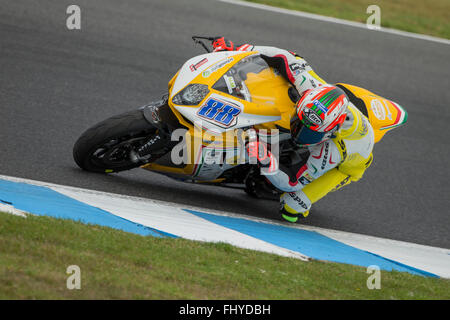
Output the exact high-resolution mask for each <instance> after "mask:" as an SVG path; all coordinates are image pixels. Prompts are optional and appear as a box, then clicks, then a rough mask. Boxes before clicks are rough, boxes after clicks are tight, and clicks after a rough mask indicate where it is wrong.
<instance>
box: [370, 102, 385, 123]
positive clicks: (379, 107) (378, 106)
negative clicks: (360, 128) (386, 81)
mask: <svg viewBox="0 0 450 320" xmlns="http://www.w3.org/2000/svg"><path fill="white" fill-rule="evenodd" d="M370 110H372V113H373V114H374V116H375V117H376V118H377V119H378V120H384V119H386V111H385V109H384V106H383V104H382V103H381V101H380V100H377V99H373V100H372V101H371V102H370Z"/></svg>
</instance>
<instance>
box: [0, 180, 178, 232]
mask: <svg viewBox="0 0 450 320" xmlns="http://www.w3.org/2000/svg"><path fill="white" fill-rule="evenodd" d="M0 201H1V202H3V203H7V204H12V205H13V206H14V207H15V208H17V209H19V210H23V211H26V212H30V213H33V214H36V215H46V216H51V217H55V218H64V219H71V220H76V221H80V222H83V223H89V224H97V225H102V226H107V227H111V228H114V229H119V230H123V231H126V232H131V233H136V234H139V235H143V236H154V237H176V236H174V235H172V234H169V233H166V232H162V231H160V230H156V229H153V228H149V227H146V226H143V225H140V224H137V223H134V222H132V221H129V220H126V219H123V218H121V217H118V216H115V215H113V214H111V213H109V212H107V211H105V210H102V209H99V208H96V207H93V206H90V205H88V204H85V203H83V202H80V201H77V200H75V199H72V198H70V197H67V196H65V195H63V194H61V193H58V192H56V191H54V190H52V189H50V188H47V187H42V186H36V185H31V184H26V183H21V182H12V181H7V180H0Z"/></svg>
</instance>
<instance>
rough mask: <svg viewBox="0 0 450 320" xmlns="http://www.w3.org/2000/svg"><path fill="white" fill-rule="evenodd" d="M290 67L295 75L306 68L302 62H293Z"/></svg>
mask: <svg viewBox="0 0 450 320" xmlns="http://www.w3.org/2000/svg"><path fill="white" fill-rule="evenodd" d="M289 69H291V71H292V74H293V75H294V76H298V75H299V74H300V72H302V71H304V70H305V67H304V66H303V65H301V64H300V63H292V64H290V65H289Z"/></svg>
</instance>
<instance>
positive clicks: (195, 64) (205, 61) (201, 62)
mask: <svg viewBox="0 0 450 320" xmlns="http://www.w3.org/2000/svg"><path fill="white" fill-rule="evenodd" d="M207 62H208V58H203V59H202V60H200V61H199V62H197V63H194V64H191V65H190V66H189V69H191V71H192V72H194V71H197V69H198V68H200V67H201V66H202V65H204V64H205V63H207Z"/></svg>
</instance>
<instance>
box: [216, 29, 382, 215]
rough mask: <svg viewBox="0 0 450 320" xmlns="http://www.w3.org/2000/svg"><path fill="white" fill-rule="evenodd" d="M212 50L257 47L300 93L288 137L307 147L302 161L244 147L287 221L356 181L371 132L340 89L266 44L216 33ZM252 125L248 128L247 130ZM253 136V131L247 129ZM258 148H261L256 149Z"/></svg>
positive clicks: (367, 156)
mask: <svg viewBox="0 0 450 320" xmlns="http://www.w3.org/2000/svg"><path fill="white" fill-rule="evenodd" d="M213 48H214V51H223V50H228V51H235V50H236V51H257V52H259V54H260V55H261V57H262V58H263V59H264V60H265V61H266V62H267V64H268V65H269V66H271V67H273V68H275V69H277V70H278V71H279V72H280V73H281V74H282V75H283V76H284V77H285V78H286V79H287V80H288V81H289V82H290V83H291V84H293V85H294V87H295V88H296V89H297V91H298V93H299V94H300V97H301V98H300V100H299V101H298V102H297V104H296V112H295V115H294V116H293V117H292V119H291V125H290V134H291V140H292V141H293V142H294V143H295V144H296V145H297V146H300V147H302V148H306V149H307V150H308V153H309V154H308V156H307V160H306V162H301V163H300V164H299V165H293V166H289V165H288V166H286V165H284V164H283V163H279V162H278V160H277V159H276V158H275V157H273V156H272V155H271V153H270V150H268V148H267V147H266V146H265V145H264V142H262V141H258V139H257V138H255V139H251V141H250V142H249V143H248V146H247V149H248V154H249V156H250V157H252V156H256V158H257V159H258V163H259V164H260V166H261V167H263V168H265V169H267V170H262V171H261V174H263V175H264V176H265V177H266V178H267V180H268V181H270V183H271V184H272V185H273V186H275V187H276V188H277V189H278V190H280V191H282V192H283V193H282V194H281V196H280V213H281V215H282V217H283V218H284V219H285V220H287V221H290V222H296V221H297V220H298V218H299V217H301V218H302V217H303V218H305V217H307V216H308V214H309V211H310V209H311V206H312V204H313V203H315V202H317V201H318V200H320V199H321V198H323V197H324V196H325V195H327V194H328V193H329V192H331V191H335V190H337V189H339V188H341V187H343V186H345V185H347V184H349V183H350V182H352V181H358V180H359V179H361V177H362V176H363V174H364V172H365V170H366V169H367V168H368V167H369V166H370V164H371V163H372V159H373V156H372V149H373V146H374V131H373V128H372V126H371V124H370V122H369V120H368V119H367V117H366V116H365V115H364V114H363V113H362V112H361V111H360V110H359V109H358V108H357V107H356V106H355V105H353V104H352V103H351V102H350V101H349V99H348V96H347V95H346V93H345V92H344V90H343V89H342V88H341V87H339V86H334V85H330V84H327V83H326V82H325V81H324V80H322V79H321V78H320V77H319V76H318V75H317V74H316V73H315V72H314V71H313V70H312V68H311V67H310V65H309V64H308V63H307V62H306V61H305V60H304V59H303V58H302V57H300V56H298V55H297V54H295V53H293V52H290V51H287V50H283V49H279V48H275V47H267V46H253V45H249V44H244V45H239V46H235V45H234V43H233V42H232V41H229V40H227V39H225V38H224V37H216V38H215V40H214V42H213ZM252 130H253V129H252ZM250 136H256V132H255V131H254V132H250ZM261 150H263V152H261Z"/></svg>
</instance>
